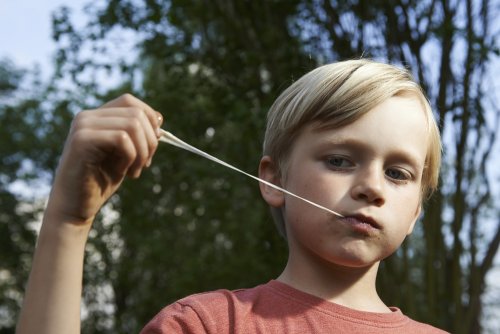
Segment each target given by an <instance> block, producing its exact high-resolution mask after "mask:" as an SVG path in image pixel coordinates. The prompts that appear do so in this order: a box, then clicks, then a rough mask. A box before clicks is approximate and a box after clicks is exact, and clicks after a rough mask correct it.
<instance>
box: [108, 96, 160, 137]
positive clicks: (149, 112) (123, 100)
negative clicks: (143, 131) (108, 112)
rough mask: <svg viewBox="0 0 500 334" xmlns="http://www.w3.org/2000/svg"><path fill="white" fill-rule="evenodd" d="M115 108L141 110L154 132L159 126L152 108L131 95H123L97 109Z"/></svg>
mask: <svg viewBox="0 0 500 334" xmlns="http://www.w3.org/2000/svg"><path fill="white" fill-rule="evenodd" d="M116 107H137V108H139V109H142V110H143V111H144V112H145V113H146V116H147V117H148V119H149V121H150V122H151V126H152V127H153V129H155V130H156V129H157V128H159V126H160V124H158V123H159V120H158V116H157V113H156V111H155V110H154V109H153V108H151V107H150V106H149V105H148V104H146V103H145V102H143V101H141V100H139V99H138V98H136V97H135V96H133V95H131V94H123V95H121V96H119V97H118V98H116V99H114V100H112V101H109V102H107V103H105V104H104V105H102V106H101V107H100V108H99V109H107V108H116Z"/></svg>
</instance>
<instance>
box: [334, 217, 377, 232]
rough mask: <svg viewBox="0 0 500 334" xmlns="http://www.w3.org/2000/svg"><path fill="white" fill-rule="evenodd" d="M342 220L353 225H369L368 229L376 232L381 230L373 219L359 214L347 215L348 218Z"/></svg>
mask: <svg viewBox="0 0 500 334" xmlns="http://www.w3.org/2000/svg"><path fill="white" fill-rule="evenodd" d="M343 220H344V221H345V222H346V223H349V224H354V225H359V224H364V225H369V226H370V227H372V228H374V229H377V230H380V229H382V226H380V224H379V223H377V221H376V220H375V219H373V218H371V217H368V216H364V215H361V214H356V215H348V216H345V218H343Z"/></svg>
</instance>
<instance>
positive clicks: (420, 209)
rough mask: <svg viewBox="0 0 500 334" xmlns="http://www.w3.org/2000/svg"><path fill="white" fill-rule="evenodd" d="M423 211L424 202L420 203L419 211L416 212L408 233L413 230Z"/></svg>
mask: <svg viewBox="0 0 500 334" xmlns="http://www.w3.org/2000/svg"><path fill="white" fill-rule="evenodd" d="M421 213H422V203H420V204H419V205H418V207H417V211H416V212H415V217H414V218H413V221H412V222H411V225H410V227H409V228H408V232H407V233H406V235H410V234H411V233H412V232H413V228H414V227H415V224H416V223H417V220H418V218H419V217H420V214H421Z"/></svg>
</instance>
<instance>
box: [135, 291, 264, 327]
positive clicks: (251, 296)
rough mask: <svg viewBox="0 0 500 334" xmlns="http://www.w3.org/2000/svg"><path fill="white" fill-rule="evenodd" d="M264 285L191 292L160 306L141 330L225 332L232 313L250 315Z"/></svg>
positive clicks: (232, 316)
mask: <svg viewBox="0 0 500 334" xmlns="http://www.w3.org/2000/svg"><path fill="white" fill-rule="evenodd" d="M266 289H267V285H266V284H264V285H259V286H257V287H254V288H251V289H240V290H233V291H231V290H224V289H221V290H216V291H210V292H203V293H198V294H193V295H191V296H188V297H186V298H183V299H180V300H178V301H176V302H174V303H173V304H170V305H168V306H166V307H165V308H163V309H162V310H161V311H160V312H159V313H158V314H157V315H156V316H155V317H154V318H153V319H152V320H151V321H150V322H149V323H148V324H147V325H146V327H145V328H144V329H143V331H142V332H141V333H143V334H145V333H178V332H179V333H180V332H182V333H221V334H222V333H225V332H226V331H227V330H228V329H229V328H231V327H232V326H234V324H233V322H234V316H235V313H238V314H250V313H251V312H252V309H253V307H254V305H255V304H256V303H258V302H257V301H258V300H259V299H260V297H261V296H263V295H266V294H265V293H264V292H263V291H264V290H266Z"/></svg>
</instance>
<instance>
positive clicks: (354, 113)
mask: <svg viewBox="0 0 500 334" xmlns="http://www.w3.org/2000/svg"><path fill="white" fill-rule="evenodd" d="M402 95H405V96H406V95H411V96H416V97H417V98H418V99H419V100H420V102H421V104H422V106H423V109H424V112H425V114H426V117H427V124H428V134H429V146H428V148H427V156H426V161H425V167H424V171H423V175H422V191H421V193H422V199H425V198H428V197H429V196H430V195H431V194H432V192H433V191H434V190H435V189H436V188H437V185H438V179H439V168H440V165H441V139H440V134H439V129H438V126H437V124H436V120H435V118H434V115H433V113H432V109H431V106H430V104H429V101H428V100H427V98H426V97H425V94H424V92H423V90H422V88H421V87H420V86H419V85H418V84H417V83H416V82H415V80H414V79H413V77H412V75H411V74H410V73H409V72H408V71H407V70H405V69H401V68H398V67H395V66H393V65H388V64H384V63H379V62H375V61H371V60H367V59H358V60H348V61H343V62H338V63H333V64H328V65H324V66H321V67H318V68H316V69H314V70H312V71H311V72H309V73H307V74H305V75H304V76H303V77H301V78H300V79H299V80H297V81H296V82H294V83H293V84H292V85H291V86H290V87H288V88H287V89H286V90H285V91H284V92H283V93H282V94H281V95H280V96H279V97H278V98H277V99H276V101H275V102H274V104H273V105H272V106H271V108H270V110H269V112H268V116H267V127H266V132H265V135H264V149H263V151H264V152H263V153H264V155H268V156H270V157H271V159H272V161H274V162H275V164H276V166H277V168H278V172H279V175H280V177H282V178H283V177H286V172H287V167H288V156H289V154H290V151H291V148H292V146H293V143H294V140H295V139H296V138H297V136H298V135H299V134H300V132H301V130H302V129H304V127H305V126H306V125H310V124H312V123H318V124H324V125H325V126H327V127H328V128H339V127H342V126H345V125H348V124H350V123H353V122H355V121H356V120H357V119H359V118H360V117H361V116H363V115H364V114H366V113H367V112H369V111H370V110H371V109H373V108H374V107H375V106H377V105H378V104H380V103H382V102H384V101H385V100H387V99H388V98H390V97H393V96H402ZM271 210H272V213H273V217H274V220H275V222H276V225H277V227H278V230H279V231H280V233H281V234H282V235H283V236H285V227H284V219H283V215H282V213H281V210H280V209H277V208H271Z"/></svg>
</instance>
